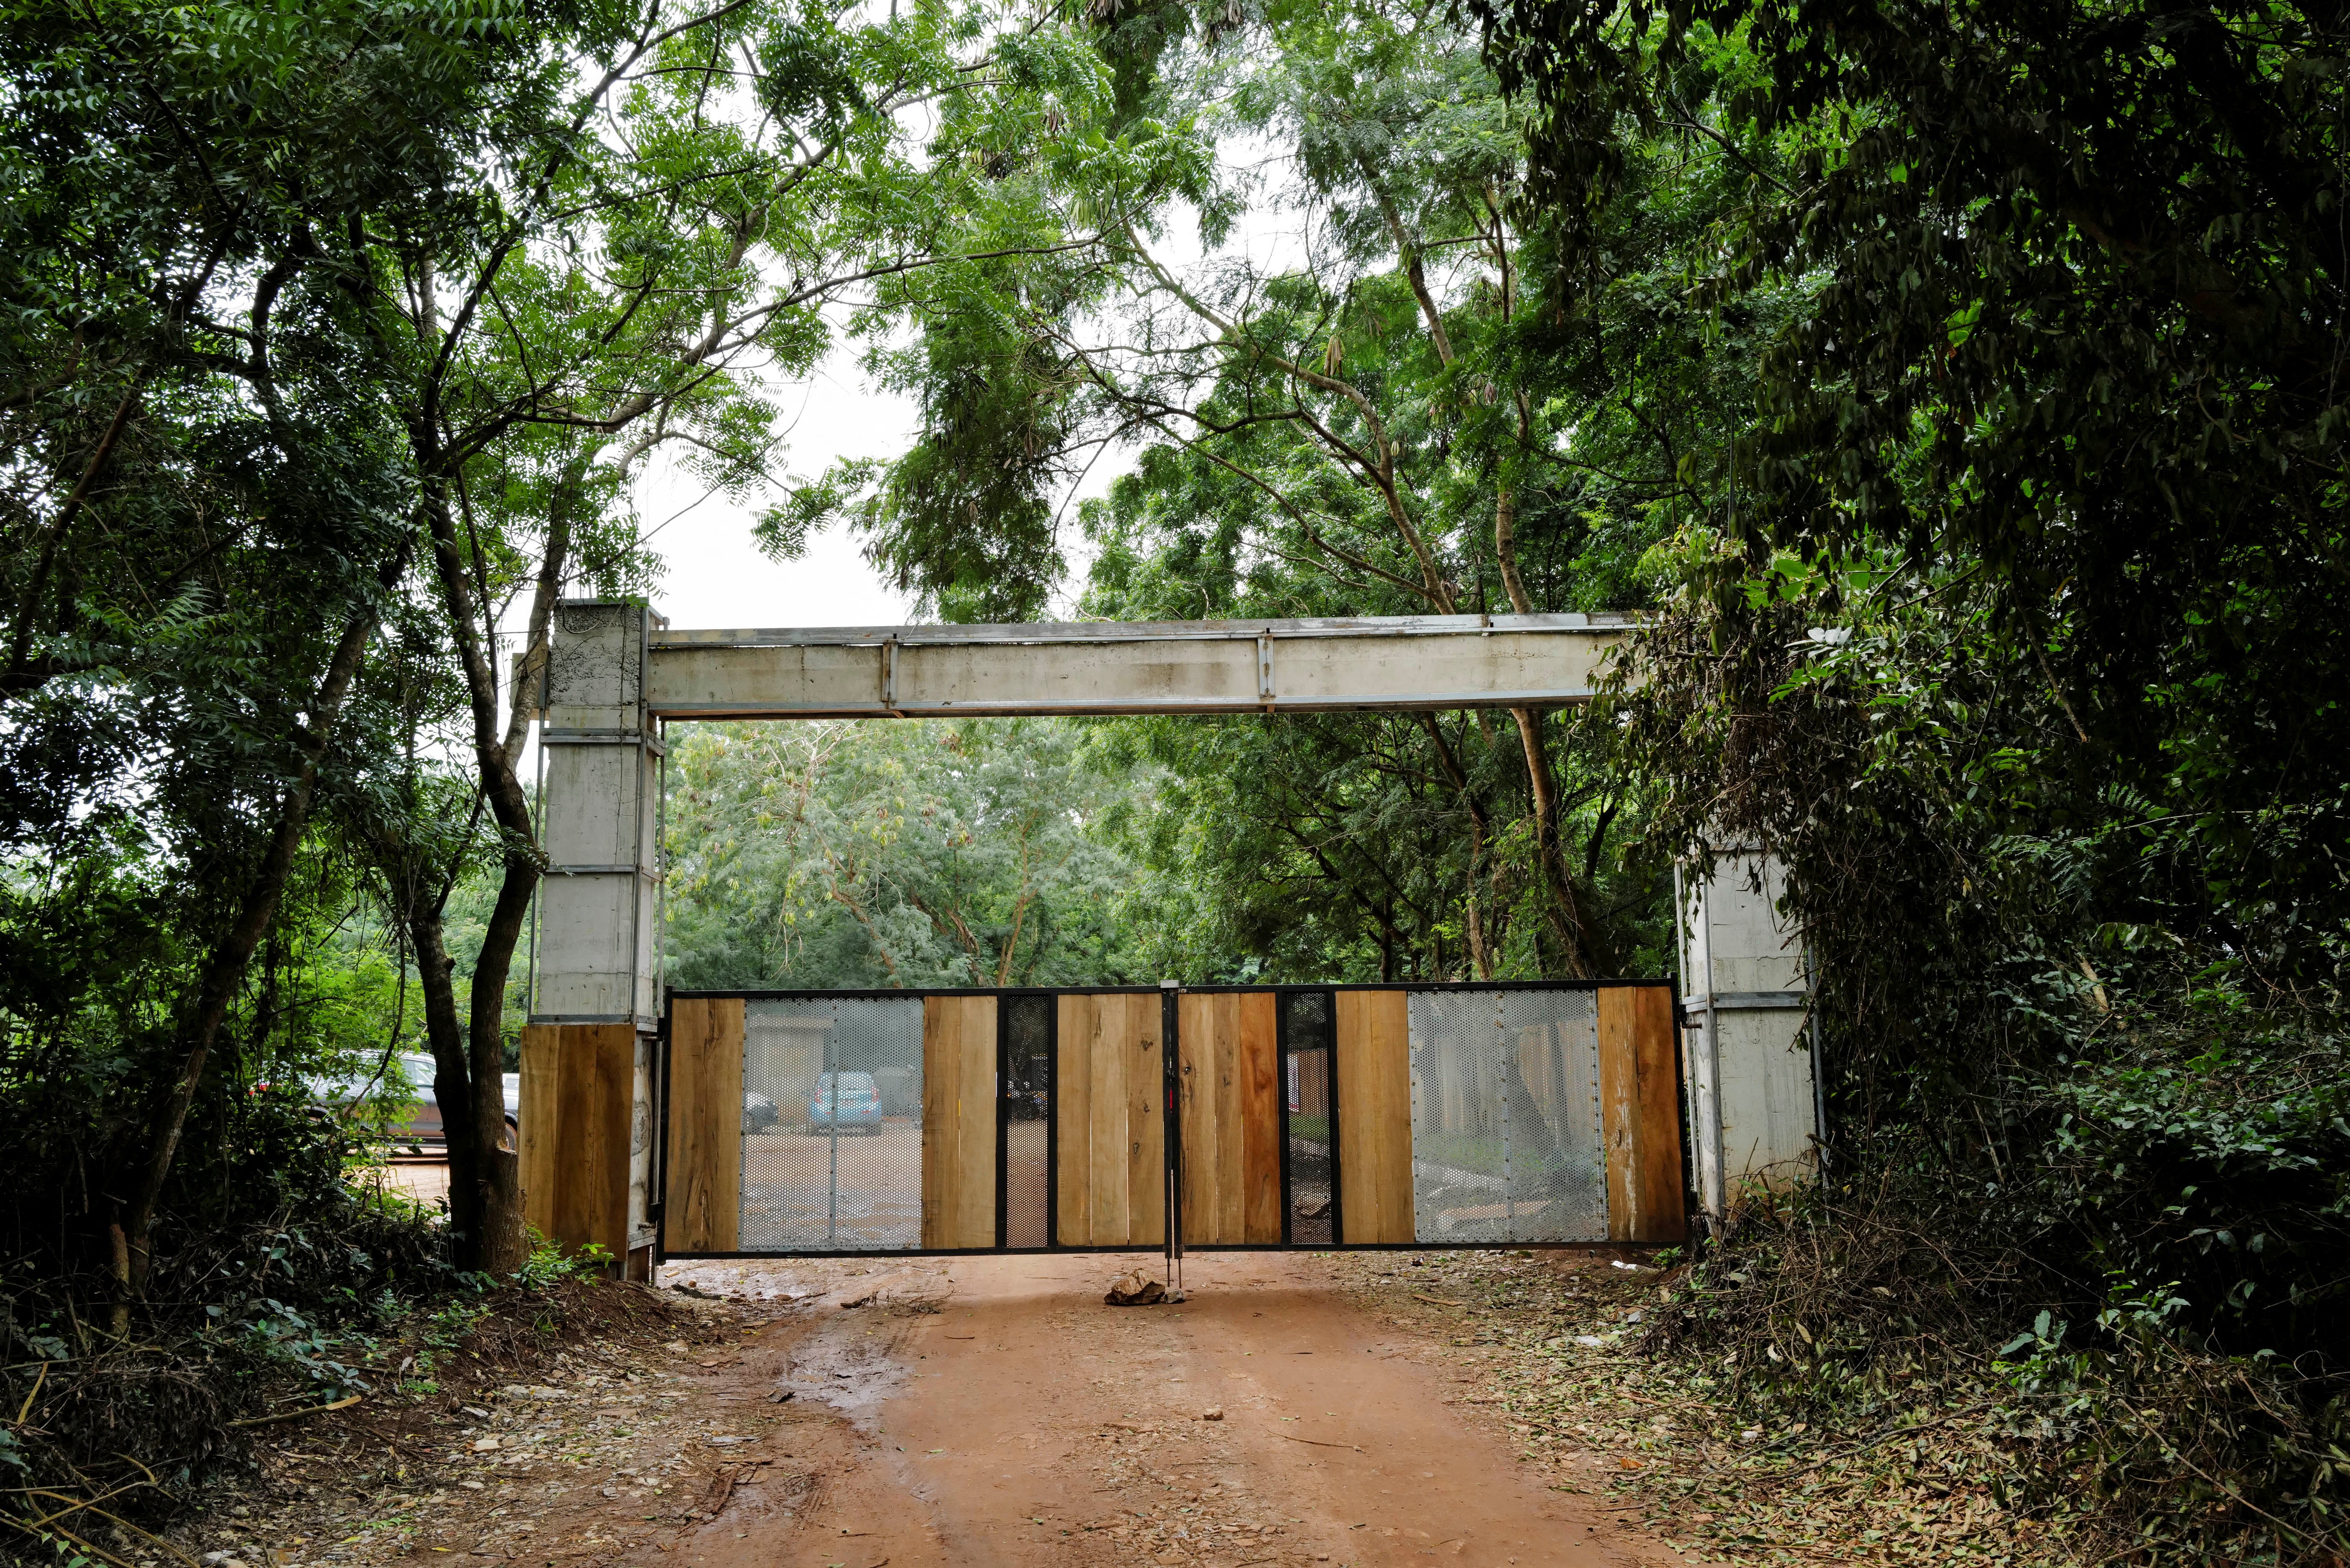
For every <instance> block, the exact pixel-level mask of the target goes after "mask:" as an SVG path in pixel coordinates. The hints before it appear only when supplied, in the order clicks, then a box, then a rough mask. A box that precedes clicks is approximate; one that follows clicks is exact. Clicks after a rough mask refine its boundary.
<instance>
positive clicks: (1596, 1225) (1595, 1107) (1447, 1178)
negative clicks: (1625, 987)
mask: <svg viewBox="0 0 2350 1568" xmlns="http://www.w3.org/2000/svg"><path fill="white" fill-rule="evenodd" d="M1409 1014H1410V1023H1411V1190H1412V1233H1413V1235H1414V1236H1415V1237H1416V1238H1417V1239H1418V1240H1419V1241H1427V1242H1430V1243H1446V1242H1459V1241H1605V1240H1606V1239H1607V1164H1606V1157H1605V1152H1604V1148H1603V1146H1602V1144H1601V1142H1600V1131H1599V1019H1598V1009H1597V1004H1596V1001H1595V999H1594V996H1593V994H1592V993H1591V992H1587V991H1491V992H1483V991H1472V992H1416V993H1415V994H1414V995H1413V996H1412V998H1411V1001H1410V1004H1409Z"/></svg>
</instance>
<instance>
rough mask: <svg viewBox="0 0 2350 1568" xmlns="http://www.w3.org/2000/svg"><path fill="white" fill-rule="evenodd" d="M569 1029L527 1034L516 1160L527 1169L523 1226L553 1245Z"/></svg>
mask: <svg viewBox="0 0 2350 1568" xmlns="http://www.w3.org/2000/svg"><path fill="white" fill-rule="evenodd" d="M562 1049H563V1026H562V1025H561V1024H557V1023H527V1024H525V1025H524V1026H523V1032H522V1115H521V1117H520V1118H519V1119H520V1127H519V1130H518V1132H517V1134H516V1137H515V1159H516V1161H517V1162H518V1163H519V1165H520V1167H521V1178H522V1213H523V1220H525V1223H527V1224H528V1225H529V1226H530V1228H531V1229H532V1230H534V1231H537V1232H538V1233H539V1234H540V1235H542V1236H545V1237H546V1238H547V1239H548V1240H550V1241H552V1240H555V1239H556V1231H555V1181H556V1176H555V1169H556V1168H555V1151H556V1147H557V1145H558V1142H559V1140H558V1139H557V1138H556V1136H555V1134H556V1128H555V1116H556V1111H557V1109H558V1107H559V1106H560V1103H561V1097H562V1093H563V1079H562V1068H561V1062H562Z"/></svg>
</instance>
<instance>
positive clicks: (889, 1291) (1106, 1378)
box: [608, 1254, 1679, 1568]
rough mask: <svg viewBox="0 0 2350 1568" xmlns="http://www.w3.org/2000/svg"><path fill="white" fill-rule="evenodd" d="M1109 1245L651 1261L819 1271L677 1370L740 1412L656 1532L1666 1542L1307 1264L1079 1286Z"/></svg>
mask: <svg viewBox="0 0 2350 1568" xmlns="http://www.w3.org/2000/svg"><path fill="white" fill-rule="evenodd" d="M1125 1262H1126V1261H1123V1260H1117V1259H1112V1258H1107V1257H1100V1256H1077V1257H1071V1256H1062V1257H1009V1258H975V1259H957V1260H952V1261H947V1260H931V1261H926V1262H911V1263H909V1264H907V1265H905V1266H904V1267H902V1268H899V1269H891V1268H890V1267H889V1265H887V1264H886V1263H877V1264H875V1265H874V1266H873V1272H869V1273H865V1274H862V1275H859V1276H855V1277H848V1278H843V1277H842V1275H841V1272H839V1271H838V1266H837V1265H835V1266H831V1267H830V1268H829V1269H827V1268H826V1266H822V1265H809V1264H798V1265H795V1264H791V1263H788V1262H780V1261H779V1262H776V1263H773V1264H768V1263H759V1264H747V1263H723V1264H722V1263H705V1264H699V1265H672V1266H671V1268H670V1269H668V1270H666V1271H665V1272H664V1282H665V1283H671V1282H674V1283H681V1284H688V1285H691V1286H693V1287H695V1288H697V1289H701V1290H707V1291H711V1292H713V1293H721V1292H723V1293H728V1294H734V1295H741V1296H748V1297H751V1298H753V1299H760V1298H765V1299H770V1300H774V1299H784V1298H788V1297H789V1296H791V1295H793V1294H795V1293H802V1292H807V1291H810V1290H814V1289H819V1288H823V1287H826V1286H837V1289H835V1290H833V1291H832V1292H831V1293H827V1294H826V1295H824V1296H821V1297H810V1298H808V1299H806V1300H805V1301H803V1302H802V1303H800V1304H798V1305H796V1306H795V1307H794V1308H793V1309H792V1310H791V1311H790V1312H789V1313H788V1314H786V1315H785V1317H783V1318H782V1319H780V1320H778V1321H777V1322H775V1324H773V1325H772V1326H771V1327H770V1328H769V1329H768V1330H766V1331H765V1332H764V1333H762V1334H759V1335H758V1337H757V1339H756V1340H754V1341H753V1342H752V1343H751V1344H749V1345H746V1346H745V1347H744V1348H743V1350H742V1352H741V1353H740V1356H741V1358H740V1360H739V1361H738V1362H734V1363H733V1364H731V1365H724V1366H716V1367H712V1368H711V1369H710V1370H709V1371H708V1372H707V1373H705V1374H704V1375H703V1376H706V1377H707V1378H708V1382H707V1383H706V1384H705V1385H704V1386H703V1388H702V1402H701V1403H702V1415H703V1416H705V1417H707V1418H709V1419H710V1420H712V1421H713V1422H715V1423H716V1424H717V1425H718V1426H721V1427H725V1426H728V1425H729V1424H730V1419H732V1417H734V1416H738V1415H739V1417H741V1418H740V1419H732V1426H733V1431H731V1432H730V1433H729V1434H728V1436H729V1437H730V1438H733V1439H734V1442H735V1446H734V1447H733V1449H732V1451H731V1452H730V1454H729V1458H730V1459H733V1461H734V1462H735V1465H736V1467H737V1468H736V1469H735V1470H734V1471H733V1479H731V1480H729V1481H728V1483H727V1486H726V1490H725V1495H724V1496H723V1498H721V1499H719V1504H720V1506H718V1507H717V1508H715V1509H714V1510H713V1513H714V1517H712V1519H710V1520H708V1521H706V1522H704V1523H702V1525H701V1526H700V1528H699V1529H697V1530H695V1531H694V1532H691V1533H690V1534H688V1535H686V1536H684V1537H681V1538H679V1539H677V1540H676V1541H674V1542H673V1543H667V1552H674V1553H678V1554H679V1559H673V1560H681V1561H683V1562H686V1563H692V1564H695V1565H697V1568H749V1565H751V1564H759V1565H761V1568H767V1565H771V1564H802V1563H805V1564H809V1565H811V1568H835V1565H837V1568H879V1564H882V1563H888V1564H889V1565H890V1568H921V1565H927V1564H954V1565H956V1568H982V1565H993V1564H1004V1565H1015V1564H1016V1565H1027V1564H1039V1565H1041V1564H1046V1563H1051V1564H1071V1563H1075V1564H1104V1565H1107V1564H1119V1565H1127V1564H1133V1563H1162V1564H1169V1565H1173V1564H1178V1563H1180V1564H1197V1565H1201V1568H1243V1565H1245V1564H1253V1563H1282V1564H1293V1563H1294V1564H1309V1563H1333V1564H1360V1565H1364V1568H1369V1565H1374V1564H1405V1563H1428V1562H1436V1563H1464V1564H1470V1563H1475V1564H1485V1563H1492V1564H1503V1563H1520V1564H1525V1565H1527V1568H1533V1565H1535V1564H1558V1565H1573V1568H1599V1565H1603V1564H1608V1565H1613V1564H1629V1563H1673V1562H1678V1561H1679V1559H1677V1558H1675V1557H1673V1556H1672V1555H1671V1554H1670V1553H1669V1552H1667V1551H1666V1550H1665V1549H1664V1548H1662V1547H1660V1546H1659V1545H1658V1544H1656V1543H1655V1542H1652V1541H1650V1540H1648V1538H1646V1537H1638V1536H1633V1535H1630V1534H1627V1533H1621V1532H1617V1529H1616V1528H1615V1526H1614V1525H1613V1523H1612V1522H1611V1520H1610V1517H1609V1516H1608V1515H1607V1513H1604V1512H1602V1511H1598V1510H1597V1509H1596V1508H1595V1507H1594V1506H1593V1505H1592V1504H1591V1503H1590V1502H1589V1501H1586V1499H1584V1498H1583V1497H1582V1496H1580V1495H1578V1494H1576V1493H1574V1492H1569V1491H1565V1490H1556V1488H1555V1479H1556V1478H1555V1475H1554V1473H1553V1472H1552V1471H1551V1470H1549V1469H1542V1468H1537V1467H1530V1466H1528V1465H1526V1464H1524V1463H1522V1462H1521V1461H1520V1460H1519V1459H1517V1457H1516V1455H1515V1453H1514V1451H1513V1445H1510V1444H1508V1443H1507V1442H1506V1441H1505V1440H1504V1438H1505V1435H1504V1434H1503V1433H1500V1432H1498V1431H1496V1430H1494V1429H1493V1428H1492V1424H1491V1423H1490V1422H1481V1421H1479V1420H1478V1419H1476V1418H1475V1417H1476V1415H1477V1413H1476V1412H1474V1411H1472V1410H1471V1409H1469V1408H1467V1407H1464V1406H1463V1405H1461V1404H1460V1403H1457V1402H1456V1400H1457V1399H1458V1397H1459V1394H1460V1388H1459V1386H1458V1385H1459V1383H1460V1382H1461V1381H1463V1380H1464V1379H1463V1378H1462V1375H1461V1372H1460V1371H1459V1369H1458V1368H1457V1367H1455V1366H1452V1365H1451V1364H1450V1363H1448V1362H1446V1361H1444V1360H1443V1359H1442V1358H1441V1357H1440V1356H1439V1355H1434V1354H1431V1352H1432V1351H1433V1350H1434V1348H1435V1345H1434V1342H1433V1341H1431V1340H1430V1339H1429V1338H1428V1337H1427V1336H1425V1335H1419V1336H1415V1335H1413V1334H1409V1332H1403V1331H1399V1330H1398V1329H1397V1328H1395V1327H1393V1326H1391V1325H1388V1324H1381V1323H1378V1322H1376V1321H1374V1320H1372V1319H1369V1318H1367V1317H1366V1316H1364V1315H1363V1314H1360V1313H1359V1312H1357V1310H1355V1309H1354V1308H1353V1307H1351V1306H1349V1305H1348V1304H1347V1302H1346V1300H1345V1298H1344V1296H1343V1295H1342V1294H1341V1293H1339V1292H1337V1291H1336V1290H1335V1289H1334V1288H1333V1284H1334V1279H1333V1270H1334V1268H1335V1266H1336V1265H1335V1264H1334V1263H1333V1262H1332V1261H1330V1260H1326V1259H1318V1258H1315V1257H1312V1256H1308V1255H1301V1254H1285V1255H1284V1254H1222V1255H1201V1256H1195V1257H1194V1258H1193V1259H1192V1260H1191V1264H1190V1283H1191V1301H1190V1302H1188V1303H1184V1304H1182V1305H1178V1306H1161V1307H1154V1308H1128V1309H1118V1308H1112V1307H1108V1306H1106V1305H1105V1304H1104V1303H1103V1302H1102V1291H1103V1288H1104V1286H1105V1284H1106V1283H1107V1282H1108V1281H1109V1280H1110V1279H1111V1278H1113V1277H1114V1276H1115V1275H1116V1274H1117V1273H1118V1272H1119V1269H1120V1268H1121V1267H1123V1266H1125ZM1131 1262H1136V1263H1140V1264H1143V1265H1144V1266H1146V1267H1152V1266H1154V1265H1155V1263H1156V1262H1157V1260H1156V1259H1155V1258H1150V1257H1137V1258H1135V1259H1133V1260H1131ZM1154 1272H1155V1270H1154ZM877 1292H878V1294H876V1293H877ZM861 1296H874V1297H875V1299H872V1300H870V1301H868V1302H866V1303H864V1304H863V1305H861V1306H859V1307H856V1308H845V1307H844V1306H843V1305H842V1304H841V1303H844V1302H846V1301H849V1300H853V1299H857V1298H858V1297H861ZM786 1389H787V1390H789V1391H790V1392H791V1394H792V1396H793V1398H792V1400H791V1402H789V1403H787V1404H785V1405H783V1406H781V1407H778V1406H776V1405H775V1403H773V1402H772V1401H773V1399H774V1397H775V1395H777V1394H779V1393H781V1392H782V1391H784V1390H786ZM820 1412H823V1414H822V1415H820V1414H819V1413H820ZM743 1428H758V1430H757V1431H756V1432H755V1433H751V1432H744V1431H743ZM1594 1462H1596V1461H1594ZM769 1478H772V1479H769ZM608 1495H609V1494H608Z"/></svg>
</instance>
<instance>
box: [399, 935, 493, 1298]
mask: <svg viewBox="0 0 2350 1568" xmlns="http://www.w3.org/2000/svg"><path fill="white" fill-rule="evenodd" d="M408 940H409V943H410V945H411V947H413V948H414V949H415V950H416V971H417V976H418V984H419V986H420V988H421V990H422V991H423V992H424V1039H425V1042H426V1044H428V1045H429V1046H430V1047H431V1048H432V1096H433V1098H434V1099H436V1100H438V1101H439V1102H440V1105H441V1131H442V1136H443V1137H446V1138H447V1140H448V1145H449V1231H450V1234H451V1236H452V1238H453V1239H455V1240H456V1242H457V1250H458V1251H460V1252H463V1251H465V1249H466V1241H465V1239H466V1238H469V1237H473V1236H478V1235H481V1234H482V1233H483V1231H484V1227H485V1224H486V1221H485V1220H484V1215H483V1211H482V1204H481V1194H482V1190H483V1186H484V1179H483V1172H482V1168H481V1165H482V1161H481V1154H480V1148H481V1145H480V1141H479V1140H478V1139H476V1138H475V1137H473V1121H474V1117H473V1096H472V1093H471V1090H470V1088H469V1085H470V1084H471V1082H472V1077H471V1074H470V1072H469V1070H468V1066H469V1059H468V1056H467V1054H466V1042H465V1028H464V1024H463V1022H462V1021H461V1020H460V1019H459V1018H458V1016H457V982H456V971H457V961H456V960H455V959H452V958H451V957H450V956H449V943H448V938H447V933H446V932H445V930H444V929H443V928H442V923H441V910H440V909H438V908H437V907H436V908H432V909H424V908H421V907H420V908H418V909H414V910H413V911H411V913H410V915H409V918H408Z"/></svg>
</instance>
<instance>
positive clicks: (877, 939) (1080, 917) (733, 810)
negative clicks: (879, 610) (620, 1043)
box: [668, 720, 1156, 989]
mask: <svg viewBox="0 0 2350 1568" xmlns="http://www.w3.org/2000/svg"><path fill="white" fill-rule="evenodd" d="M670 778H671V785H670V789H671V793H670V804H669V853H670V857H671V866H672V867H673V869H672V870H671V879H670V884H669V887H670V900H671V901H670V905H669V909H670V929H669V937H668V963H669V973H670V979H671V983H672V984H675V985H681V986H760V987H790V988H811V989H813V988H823V987H886V986H910V987H920V986H994V985H1073V984H1087V983H1132V982H1134V981H1139V980H1140V979H1141V978H1143V977H1142V976H1141V974H1140V973H1139V971H1138V969H1137V967H1136V963H1135V955H1134V954H1133V952H1132V951H1131V950H1130V947H1129V944H1128V936H1127V931H1128V928H1129V922H1128V920H1127V919H1125V918H1123V917H1124V916H1125V913H1126V908H1127V906H1128V902H1129V901H1135V902H1139V901H1144V900H1146V899H1147V898H1148V891H1147V889H1148V888H1149V883H1148V881H1147V879H1146V878H1144V877H1140V876H1139V874H1138V872H1137V870H1136V868H1135V867H1134V866H1133V864H1132V862H1131V861H1129V860H1128V858H1127V857H1125V856H1123V855H1122V854H1121V853H1119V851H1118V848H1117V847H1116V846H1114V842H1113V841H1111V840H1110V839H1108V838H1107V837H1106V836H1105V835H1104V833H1103V831H1102V829H1103V826H1104V824H1105V820H1106V819H1107V817H1108V816H1109V815H1111V814H1112V813H1115V812H1119V811H1133V810H1135V809H1138V808H1139V809H1142V810H1146V811H1147V810H1149V808H1150V807H1149V776H1148V774H1139V775H1138V774H1110V773H1105V772H1104V771H1102V769H1101V767H1100V766H1099V765H1098V764H1097V763H1095V762H1094V761H1093V760H1092V759H1090V758H1088V757H1087V755H1086V751H1085V732H1084V730H1083V729H1082V728H1081V727H1080V726H1078V725H1076V724H1073V723H1068V722H1059V721H1039V720H1019V721H1000V722H996V721H970V722H947V721H910V722H898V723H889V722H865V723H857V722H850V723H823V724H817V723H810V724H800V725H792V726H788V727H783V726H749V725H743V726H736V725H712V726H707V727H697V728H695V729H693V730H691V731H690V732H687V733H686V734H685V736H684V737H683V738H682V739H681V741H680V742H679V743H678V745H677V747H676V750H675V751H674V752H672V753H671V762H670ZM1150 978H1156V977H1155V976H1153V977H1150Z"/></svg>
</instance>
